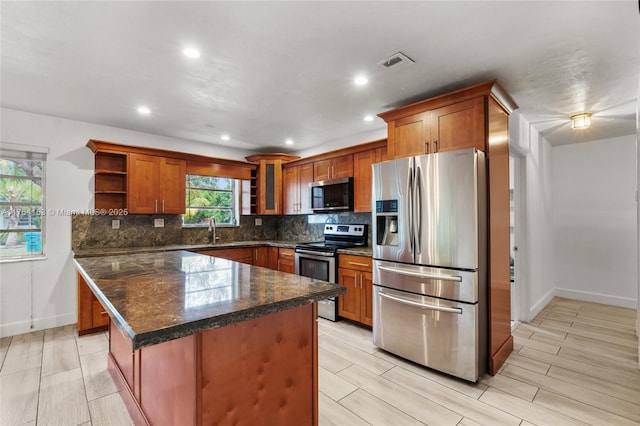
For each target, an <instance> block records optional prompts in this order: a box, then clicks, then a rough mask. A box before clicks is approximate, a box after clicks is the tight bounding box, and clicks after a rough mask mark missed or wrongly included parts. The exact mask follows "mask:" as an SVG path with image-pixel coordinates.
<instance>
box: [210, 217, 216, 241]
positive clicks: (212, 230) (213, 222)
mask: <svg viewBox="0 0 640 426" xmlns="http://www.w3.org/2000/svg"><path fill="white" fill-rule="evenodd" d="M209 232H210V237H209V238H211V241H210V243H211V244H215V243H216V239H217V238H216V218H215V217H210V218H209Z"/></svg>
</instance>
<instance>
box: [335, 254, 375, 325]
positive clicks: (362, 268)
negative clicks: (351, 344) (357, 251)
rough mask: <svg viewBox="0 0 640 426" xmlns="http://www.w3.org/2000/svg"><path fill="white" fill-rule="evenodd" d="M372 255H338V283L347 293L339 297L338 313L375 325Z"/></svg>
mask: <svg viewBox="0 0 640 426" xmlns="http://www.w3.org/2000/svg"><path fill="white" fill-rule="evenodd" d="M372 270H373V269H372V260H371V258H370V257H364V256H352V255H345V254H341V255H339V256H338V283H339V284H342V285H343V286H345V287H346V288H347V293H346V294H343V295H342V296H340V297H339V298H338V315H340V316H341V317H343V318H347V319H350V320H352V321H357V322H359V323H362V324H365V325H368V326H372V325H373V273H372Z"/></svg>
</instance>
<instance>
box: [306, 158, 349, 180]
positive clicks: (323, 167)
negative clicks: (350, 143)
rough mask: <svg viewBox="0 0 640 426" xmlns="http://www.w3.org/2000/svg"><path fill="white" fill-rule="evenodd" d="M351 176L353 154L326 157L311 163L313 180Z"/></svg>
mask: <svg viewBox="0 0 640 426" xmlns="http://www.w3.org/2000/svg"><path fill="white" fill-rule="evenodd" d="M349 177H353V155H351V154H349V155H342V156H340V157H333V158H328V159H326V160H320V161H315V162H314V163H313V180H314V181H316V182H317V181H322V180H329V179H340V178H349Z"/></svg>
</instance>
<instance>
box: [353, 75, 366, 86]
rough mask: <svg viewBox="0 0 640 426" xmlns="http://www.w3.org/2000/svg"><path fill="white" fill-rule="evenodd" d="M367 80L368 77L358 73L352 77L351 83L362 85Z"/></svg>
mask: <svg viewBox="0 0 640 426" xmlns="http://www.w3.org/2000/svg"><path fill="white" fill-rule="evenodd" d="M368 82H369V79H368V78H367V77H366V76H364V75H358V76H356V78H354V79H353V83H354V84H355V85H356V86H364V85H365V84H367V83H368Z"/></svg>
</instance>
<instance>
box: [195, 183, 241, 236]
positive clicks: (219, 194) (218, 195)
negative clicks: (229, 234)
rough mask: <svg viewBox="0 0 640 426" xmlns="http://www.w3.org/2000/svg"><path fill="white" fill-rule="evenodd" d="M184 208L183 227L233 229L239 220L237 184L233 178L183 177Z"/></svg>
mask: <svg viewBox="0 0 640 426" xmlns="http://www.w3.org/2000/svg"><path fill="white" fill-rule="evenodd" d="M186 179H187V195H186V197H187V200H186V205H187V209H186V212H185V214H184V215H183V216H182V224H183V225H186V226H209V220H210V218H212V217H213V218H215V219H216V225H217V226H237V225H238V221H239V217H238V214H239V210H240V209H239V208H238V206H239V191H238V187H239V181H238V180H237V179H230V178H223V177H214V176H199V175H187V178H186Z"/></svg>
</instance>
